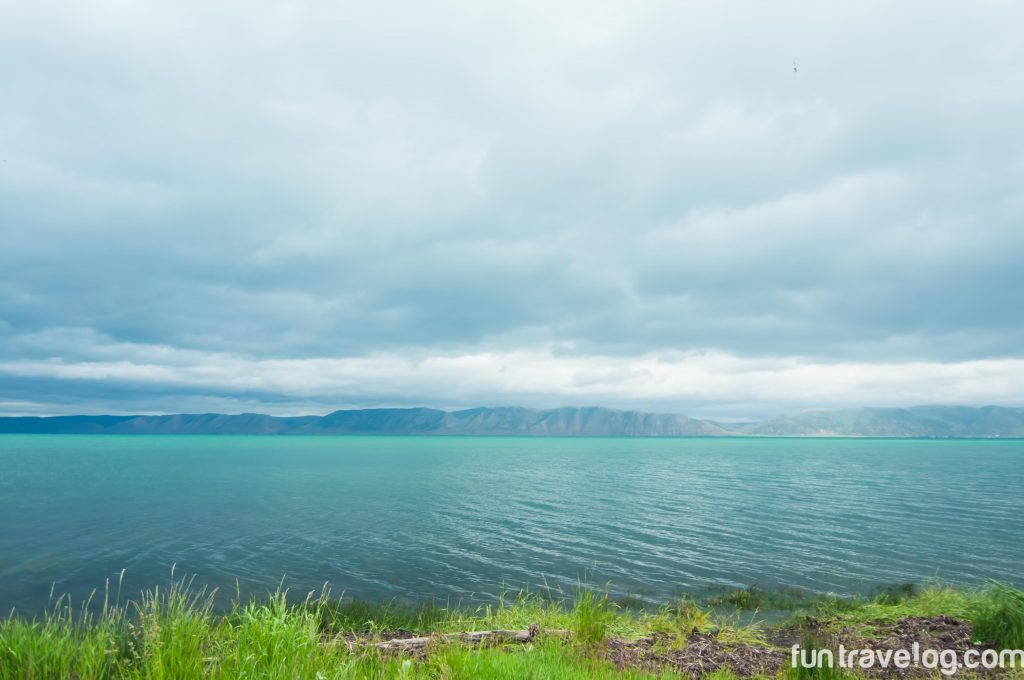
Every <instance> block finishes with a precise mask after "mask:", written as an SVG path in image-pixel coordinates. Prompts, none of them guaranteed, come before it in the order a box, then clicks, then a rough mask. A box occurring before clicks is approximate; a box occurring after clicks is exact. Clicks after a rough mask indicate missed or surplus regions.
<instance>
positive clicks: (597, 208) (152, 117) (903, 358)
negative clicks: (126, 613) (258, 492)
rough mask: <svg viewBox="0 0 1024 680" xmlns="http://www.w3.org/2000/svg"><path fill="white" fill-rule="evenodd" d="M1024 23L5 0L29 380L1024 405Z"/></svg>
mask: <svg viewBox="0 0 1024 680" xmlns="http://www.w3.org/2000/svg"><path fill="white" fill-rule="evenodd" d="M1022 46H1024V9H1022V8H1021V7H1020V6H1019V5H1018V4H1016V3H1010V2H995V1H982V2H978V3H972V4H970V5H966V4H964V5H949V6H936V5H935V4H934V3H924V2H910V3H903V4H901V5H899V6H898V7H894V6H892V5H891V3H881V2H856V3H855V2H838V3H829V4H828V5H821V6H817V5H811V6H807V4H806V3H795V2H781V3H758V2H718V3H703V2H682V3H680V2H664V3H661V2H638V3H615V4H613V3H596V4H595V3H590V2H587V3H581V2H580V3H571V2H570V3H521V2H518V3H493V4H490V3H489V4H487V5H486V6H485V5H480V4H478V3H459V2H453V3H430V4H424V3H410V2H385V3H374V4H373V5H372V6H367V5H365V4H364V3H334V2H304V3H302V2H300V3H278V4H272V5H267V6H265V7H259V8H257V7H253V6H251V5H245V4H242V3H216V4H211V3H191V2H181V3H174V4H172V5H166V4H165V5H158V4H155V3H146V2H141V3H138V2H136V3H124V2H90V3H80V4H76V5H72V6H68V5H66V4H57V3H47V2H39V3H20V4H19V3H7V4H5V5H3V6H2V7H0V84H2V86H3V93H2V98H0V157H2V159H3V163H0V411H3V412H7V413H64V412H83V411H84V412H95V411H109V412H135V411H147V412H149V411H179V410H207V409H208V410H223V411H236V410H263V411H268V412H298V411H304V410H305V411H323V410H328V409H330V408H333V407H335V406H359V405H374V404H396V405H402V404H421V403H425V404H431V405H438V406H461V405H469V404H476V403H491V404H493V403H522V404H527V405H556V404H561V403H601V404H605V405H613V406H643V407H650V408H658V409H671V410H676V409H679V410H688V411H690V412H692V413H695V414H698V415H700V414H709V415H732V416H737V417H740V416H758V415H762V414H765V413H770V412H774V411H777V410H784V409H790V408H801V407H804V406H807V405H828V404H834V405H847V404H853V403H860V404H865V403H872V404H892V405H898V404H909V403H925V402H936V401H941V402H945V403H951V402H961V403H986V402H998V403H1015V404H1019V403H1022V399H1024V397H1022V396H1021V395H1024V390H1022V389H1021V388H1022V387H1024V376H1022V374H1021V364H1020V362H1021V360H1022V359H1024V357H1022V353H1021V350H1020V348H1021V347H1024V318H1022V314H1021V312H1020V308H1021V300H1024V267H1021V266H1020V253H1021V252H1022V251H1024V227H1022V224H1024V221H1022V218H1024V198H1022V195H1021V193H1020V190H1019V188H1020V187H1021V186H1024V141H1022V138H1021V135H1020V134H1019V121H1020V120H1024V94H1022V93H1024V68H1022V66H1024V47H1022ZM794 60H796V61H797V63H798V65H799V70H798V72H793V70H792V62H793V61H794Z"/></svg>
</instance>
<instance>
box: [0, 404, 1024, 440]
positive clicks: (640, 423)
mask: <svg viewBox="0 0 1024 680" xmlns="http://www.w3.org/2000/svg"><path fill="white" fill-rule="evenodd" d="M0 433H46V434H267V435H269V434H276V435H369V434H376V435H519V436H584V437H587V436H589V437H613V436H614V437H727V436H736V435H747V436H787V437H799V436H817V437H943V438H948V437H951V438H956V437H1011V438H1012V437H1024V408H1007V407H1001V406H984V407H969V406H915V407H910V408H855V409H841V410H815V411H803V412H801V413H797V414H793V415H787V416H782V417H778V418H773V419H770V420H765V421H762V422H756V423H743V424H729V423H720V422H712V421H710V420H698V419H696V418H689V417H687V416H684V415H679V414H669V413H645V412H641V411H619V410H615V409H608V408H600V407H586V408H576V407H564V408H556V409H544V410H540V409H530V408H521V407H515V406H504V407H496V408H486V407H480V408H471V409H464V410H459V411H442V410H439V409H432V408H372V409H352V410H341V411H334V412H333V413H329V414H327V415H325V416H295V417H278V416H268V415H262V414H258V413H243V414H240V415H225V414H221V413H204V414H176V415H156V416H152V415H139V416H87V415H83V416H50V417H28V416H18V417H0Z"/></svg>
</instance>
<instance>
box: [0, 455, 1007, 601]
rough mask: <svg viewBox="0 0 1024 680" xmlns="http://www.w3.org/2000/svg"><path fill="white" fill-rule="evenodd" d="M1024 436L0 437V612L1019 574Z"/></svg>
mask: <svg viewBox="0 0 1024 680" xmlns="http://www.w3.org/2000/svg"><path fill="white" fill-rule="evenodd" d="M1022 491H1024V441H895V440H835V439H805V440H798V439H534V438H486V437H482V438H456V437H449V438H412V437H374V438H369V437H367V438H364V437H324V438H303V437H193V436H178V437H156V436H122V437H106V436H80V435H79V436H74V435H72V436H46V435H29V436H20V435H0V609H3V610H7V609H9V608H10V607H12V606H16V607H18V608H21V609H36V608H38V607H40V606H42V605H44V604H45V603H46V601H47V599H48V595H49V593H50V588H51V585H53V584H56V591H57V592H58V593H59V592H71V593H73V594H74V595H76V596H79V597H80V596H81V595H83V594H86V593H87V592H88V591H89V590H90V589H92V588H94V587H101V588H102V586H103V583H104V581H105V579H107V578H110V579H113V580H116V577H117V574H118V573H119V572H120V570H121V569H122V568H124V569H127V580H126V586H125V588H126V591H130V592H137V591H138V589H140V588H141V587H143V586H152V585H155V584H157V583H161V582H166V581H167V579H168V577H169V574H170V569H171V565H172V564H175V563H176V564H177V572H178V573H179V574H181V573H183V572H184V573H194V574H197V575H198V581H199V582H202V583H207V584H210V585H212V586H220V587H222V588H227V589H228V590H230V591H231V592H234V589H235V581H236V579H237V580H238V582H239V584H240V586H241V588H242V590H243V592H249V593H257V594H260V593H264V592H266V591H267V590H268V589H273V588H274V587H275V586H276V584H277V583H278V581H279V580H280V579H281V578H282V577H285V585H286V586H289V587H290V588H291V589H292V591H293V592H301V593H305V592H307V591H308V590H310V589H313V588H318V587H319V586H320V585H322V584H323V583H324V582H325V581H327V582H330V584H331V585H332V589H333V592H334V593H335V594H338V593H340V592H341V591H345V592H346V593H347V595H351V596H358V597H364V598H371V599H381V598H396V597H397V598H399V599H406V598H408V599H421V598H429V597H441V598H447V597H451V598H452V599H453V600H458V599H460V598H463V599H469V598H474V599H479V598H487V597H491V596H494V595H496V594H497V593H498V591H499V590H500V589H501V587H502V584H503V583H504V584H505V585H506V587H509V588H512V589H516V588H519V587H524V586H530V587H537V586H539V585H541V584H544V583H546V584H547V585H548V586H549V587H552V588H562V589H563V590H566V591H571V590H572V589H573V588H574V587H575V585H576V583H577V579H580V578H583V579H584V580H588V581H590V582H595V583H602V584H603V583H605V582H610V583H611V590H612V593H613V594H623V593H630V594H639V595H642V596H646V597H649V598H654V599H658V598H667V597H670V596H672V595H674V594H677V593H678V592H679V591H682V590H690V591H695V590H696V591H699V590H703V589H707V588H714V587H717V586H748V585H751V584H760V585H763V586H776V585H786V586H795V587H801V588H806V589H810V590H816V591H837V592H842V593H851V592H858V591H869V590H871V589H872V588H875V587H877V586H880V585H887V584H893V583H900V582H906V581H921V580H925V579H929V578H933V577H936V576H939V577H941V578H942V579H943V580H944V581H946V582H949V583H955V584H961V583H963V584H970V583H977V582H979V581H982V580H984V579H986V578H996V579H1002V580H1011V581H1017V582H1018V583H1019V582H1020V581H1021V577H1022V575H1024V493H1022Z"/></svg>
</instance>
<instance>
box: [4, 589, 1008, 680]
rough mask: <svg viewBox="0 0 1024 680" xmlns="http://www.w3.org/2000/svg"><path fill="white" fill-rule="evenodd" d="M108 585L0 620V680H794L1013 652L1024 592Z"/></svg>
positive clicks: (987, 590) (979, 590) (978, 590)
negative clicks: (924, 656)
mask: <svg viewBox="0 0 1024 680" xmlns="http://www.w3.org/2000/svg"><path fill="white" fill-rule="evenodd" d="M114 590H115V593H113V594H112V593H111V591H110V589H109V588H108V589H105V590H104V592H100V593H97V595H96V597H95V599H94V600H93V601H92V602H90V603H77V604H76V603H73V602H71V601H69V600H68V599H67V598H60V599H58V600H57V601H56V602H55V603H54V604H53V605H52V606H51V607H50V608H49V610H48V611H47V613H46V614H45V615H43V616H39V617H36V618H34V619H27V618H24V617H17V616H10V617H8V618H6V619H5V620H3V621H2V622H0V678H4V679H6V678H12V679H13V678H33V679H35V678H47V679H49V678H76V679H81V680H84V679H86V678H90V679H91V678H154V679H168V680H170V679H179V678H180V679H186V678H309V679H311V680H319V679H327V678H521V677H527V678H580V677H594V678H677V677H712V678H719V679H722V680H727V679H729V678H733V677H751V676H763V677H779V676H780V675H781V676H786V677H790V678H791V680H798V678H802V677H807V676H806V673H803V674H802V675H801V674H797V673H796V672H795V671H793V670H791V669H789V668H788V659H789V645H790V644H792V643H793V642H794V641H808V640H812V639H813V640H817V641H818V644H827V643H829V642H830V641H831V642H836V641H843V640H845V641H850V642H858V641H860V642H861V643H864V644H887V643H884V642H879V641H882V640H889V639H897V638H898V639H900V640H903V641H904V642H906V641H908V640H910V639H911V638H912V637H913V636H915V635H917V636H919V637H921V639H922V640H923V641H924V642H925V644H928V643H929V641H935V640H938V641H941V642H944V643H946V644H958V645H979V644H980V645H992V646H995V647H999V648H1018V649H1024V592H1021V591H1019V590H1016V589H1014V588H1011V587H1009V586H1006V585H1001V584H991V585H989V586H987V587H984V588H980V589H976V590H963V589H952V588H947V587H944V586H942V585H940V584H933V585H930V586H927V587H924V588H922V589H917V588H913V587H903V588H896V589H889V590H887V591H882V592H879V593H878V594H877V595H875V596H872V597H866V598H839V597H831V596H808V595H806V594H803V593H799V592H794V591H788V592H786V591H762V590H757V589H748V590H742V591H734V592H729V593H721V594H719V595H717V596H716V597H714V598H710V599H708V600H707V601H705V602H702V603H696V602H694V601H692V600H690V599H687V598H680V599H679V600H677V601H675V602H673V603H671V604H668V605H662V606H658V607H641V606H639V605H638V604H637V603H629V602H621V603H616V602H611V601H609V600H608V598H607V597H606V596H604V595H602V594H600V593H598V592H595V591H592V590H587V589H581V590H580V591H579V592H578V593H577V594H576V596H575V600H574V601H573V602H571V603H563V602H557V601H552V600H549V599H545V598H543V597H541V596H538V595H532V594H525V593H520V594H517V595H515V596H513V597H509V598H505V599H504V600H503V601H502V602H499V603H497V604H495V605H492V606H482V607H480V608H477V609H472V610H467V609H460V608H449V607H441V606H436V605H431V606H423V607H420V608H415V609H410V608H403V607H397V606H389V605H370V604H366V603H362V602H358V601H349V600H347V599H345V598H340V599H339V598H332V597H331V596H330V594H329V593H327V592H321V593H311V594H310V595H309V597H308V598H306V600H305V601H304V602H301V603H291V604H289V603H288V602H287V598H286V597H285V596H284V594H283V593H278V595H276V596H274V597H271V598H268V599H266V600H264V601H255V600H254V601H248V602H238V601H236V602H235V603H234V604H233V605H232V607H231V608H230V609H229V610H228V611H226V612H218V613H215V612H214V609H213V602H214V598H213V597H212V595H211V594H208V593H206V592H204V591H203V590H201V589H199V590H197V589H195V588H193V587H192V584H191V582H190V581H188V580H184V581H177V582H174V583H173V584H171V585H170V586H169V587H168V588H158V589H154V590H152V591H149V592H146V593H144V594H143V595H142V596H141V597H139V598H136V599H133V600H130V601H127V602H122V601H121V600H120V597H119V595H117V594H116V586H115V587H114ZM768 609H771V610H774V611H776V612H777V611H785V612H786V616H785V617H783V618H780V617H773V618H772V621H773V623H771V624H768V623H764V620H765V617H763V616H762V615H761V614H760V613H759V612H764V611H765V610H768ZM531 624H535V625H536V626H537V628H539V632H538V633H537V634H536V635H534V636H533V637H531V639H530V640H528V641H526V642H520V643H501V642H494V641H490V642H485V643H483V644H469V643H465V642H461V641H458V640H455V639H451V638H445V637H443V635H442V634H445V633H457V632H462V631H485V630H496V629H499V630H527V629H529V628H530V626H531ZM894 631H895V632H894ZM908 631H909V632H908ZM414 635H421V636H431V635H433V636H434V639H433V640H432V641H430V642H429V643H427V644H426V645H425V646H423V647H420V648H415V649H405V650H404V651H403V650H398V651H395V650H382V649H379V648H378V645H377V643H379V642H381V641H383V640H388V639H393V638H399V639H404V638H409V637H412V636H414ZM894 636H895V637H894ZM908 636H909V637H908ZM942 636H945V637H942ZM913 639H917V638H913ZM783 661H785V663H784V662H783ZM1005 674H1006V675H1011V676H1015V677H1017V676H1019V677H1024V675H1021V673H1020V671H1019V670H1016V671H1008V672H1006V673H1005ZM829 677H835V676H834V675H831V676H829Z"/></svg>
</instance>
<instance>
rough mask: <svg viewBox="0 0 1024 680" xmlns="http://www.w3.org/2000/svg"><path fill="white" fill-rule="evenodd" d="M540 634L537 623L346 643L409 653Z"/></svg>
mask: <svg viewBox="0 0 1024 680" xmlns="http://www.w3.org/2000/svg"><path fill="white" fill-rule="evenodd" d="M540 632H541V630H540V626H538V625H537V624H536V623H531V624H530V627H529V628H528V629H526V630H478V631H472V632H464V633H443V634H440V633H439V634H435V635H429V636H425V637H411V638H396V639H394V640H384V641H383V642H373V643H370V642H362V641H360V640H351V639H346V640H344V642H345V645H346V646H347V647H348V649H349V651H353V650H355V649H357V648H359V647H375V648H377V649H379V650H380V651H382V652H389V651H397V652H408V651H414V650H417V649H423V648H424V647H426V646H428V645H429V644H430V643H431V642H466V643H469V644H481V643H484V642H513V643H527V642H530V641H532V640H533V639H534V638H535V637H536V636H537V635H539V634H540ZM544 634H545V635H557V636H560V637H566V636H568V635H569V631H567V630H558V629H551V630H545V631H544ZM339 641H340V640H339Z"/></svg>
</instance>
